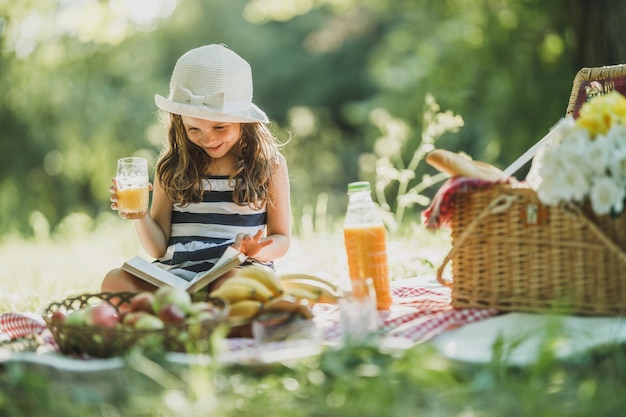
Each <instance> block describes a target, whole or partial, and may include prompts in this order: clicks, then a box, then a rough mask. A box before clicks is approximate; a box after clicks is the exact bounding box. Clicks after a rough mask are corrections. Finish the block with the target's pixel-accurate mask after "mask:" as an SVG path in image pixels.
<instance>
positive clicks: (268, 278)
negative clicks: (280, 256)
mask: <svg viewBox="0 0 626 417" xmlns="http://www.w3.org/2000/svg"><path fill="white" fill-rule="evenodd" d="M235 276H237V277H247V278H252V279H254V280H257V281H259V282H260V283H261V284H263V285H265V286H266V287H267V288H269V289H270V291H272V293H273V294H274V296H276V295H280V294H282V293H283V287H282V285H281V281H280V278H279V277H278V275H276V273H275V272H273V271H270V270H269V269H268V268H265V267H263V266H260V265H248V266H245V267H243V268H241V269H239V270H238V271H237V272H236V274H235Z"/></svg>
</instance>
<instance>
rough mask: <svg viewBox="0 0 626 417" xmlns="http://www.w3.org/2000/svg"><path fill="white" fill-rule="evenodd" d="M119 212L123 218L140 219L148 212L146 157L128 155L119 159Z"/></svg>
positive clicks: (117, 184)
mask: <svg viewBox="0 0 626 417" xmlns="http://www.w3.org/2000/svg"><path fill="white" fill-rule="evenodd" d="M115 183H116V187H117V212H118V214H119V215H120V217H121V218H123V219H140V218H142V217H144V216H145V215H146V213H148V202H149V199H150V197H149V195H150V193H149V177H148V161H147V160H146V159H145V158H138V157H128V158H121V159H119V160H118V161H117V175H116V176H115Z"/></svg>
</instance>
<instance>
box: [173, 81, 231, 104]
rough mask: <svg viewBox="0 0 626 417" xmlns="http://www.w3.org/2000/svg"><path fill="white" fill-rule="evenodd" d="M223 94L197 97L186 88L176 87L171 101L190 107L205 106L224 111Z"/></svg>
mask: <svg viewBox="0 0 626 417" xmlns="http://www.w3.org/2000/svg"><path fill="white" fill-rule="evenodd" d="M224 99H225V98H224V93H223V92H221V93H216V94H211V95H204V96H203V95H197V94H194V93H193V92H192V91H191V90H189V89H188V88H185V87H183V86H180V85H179V86H176V89H175V90H174V94H172V100H173V101H175V102H178V103H185V104H190V105H192V106H207V107H209V108H211V109H215V110H224V101H225V100H224Z"/></svg>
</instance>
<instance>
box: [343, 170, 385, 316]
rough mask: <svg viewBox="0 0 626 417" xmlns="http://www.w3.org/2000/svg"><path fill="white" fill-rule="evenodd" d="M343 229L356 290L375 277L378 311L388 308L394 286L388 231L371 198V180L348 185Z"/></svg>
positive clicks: (353, 285) (353, 284) (354, 290)
mask: <svg viewBox="0 0 626 417" xmlns="http://www.w3.org/2000/svg"><path fill="white" fill-rule="evenodd" d="M343 231H344V232H343V234H344V243H345V247H346V254H347V256H348V267H349V271H350V280H351V281H352V287H353V292H354V293H355V295H357V294H356V292H357V288H363V287H364V286H363V285H362V282H363V281H365V280H366V279H367V278H372V280H373V281H374V289H375V290H376V304H377V307H378V310H388V309H389V307H390V306H391V289H390V286H389V265H388V261H387V233H386V231H385V226H384V224H383V221H382V219H381V217H380V215H379V213H378V211H377V208H376V205H375V204H374V201H373V200H372V194H371V189H370V183H369V182H367V181H360V182H352V183H350V184H348V209H347V211H346V218H345V221H344V229H343ZM357 284H361V285H357Z"/></svg>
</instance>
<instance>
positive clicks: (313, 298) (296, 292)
mask: <svg viewBox="0 0 626 417" xmlns="http://www.w3.org/2000/svg"><path fill="white" fill-rule="evenodd" d="M285 294H286V295H291V296H292V297H295V298H297V299H298V300H308V301H309V302H311V303H318V302H319V300H320V295H321V294H320V293H319V292H313V291H309V290H308V289H306V288H302V287H295V286H294V287H287V288H285Z"/></svg>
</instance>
